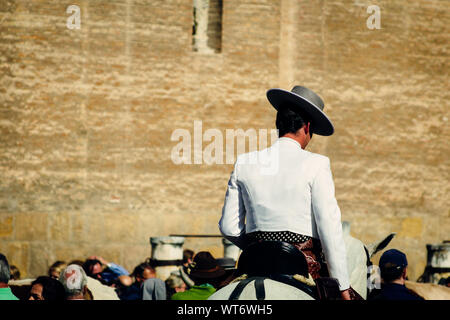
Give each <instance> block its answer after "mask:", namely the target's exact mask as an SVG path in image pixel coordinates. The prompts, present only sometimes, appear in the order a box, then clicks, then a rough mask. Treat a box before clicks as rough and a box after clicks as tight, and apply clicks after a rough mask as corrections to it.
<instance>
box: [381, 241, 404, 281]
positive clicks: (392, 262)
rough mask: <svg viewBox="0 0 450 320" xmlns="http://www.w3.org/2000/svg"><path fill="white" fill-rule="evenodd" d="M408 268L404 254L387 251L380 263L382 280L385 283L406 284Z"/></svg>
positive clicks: (392, 250) (396, 251) (394, 250)
mask: <svg viewBox="0 0 450 320" xmlns="http://www.w3.org/2000/svg"><path fill="white" fill-rule="evenodd" d="M407 266H408V261H407V259H406V255H405V254H404V253H403V252H401V251H399V250H396V249H391V250H387V251H385V252H384V253H383V255H382V256H381V258H380V262H379V267H380V271H381V278H382V279H383V281H384V282H385V283H390V282H394V281H400V282H404V280H405V279H406V267H407Z"/></svg>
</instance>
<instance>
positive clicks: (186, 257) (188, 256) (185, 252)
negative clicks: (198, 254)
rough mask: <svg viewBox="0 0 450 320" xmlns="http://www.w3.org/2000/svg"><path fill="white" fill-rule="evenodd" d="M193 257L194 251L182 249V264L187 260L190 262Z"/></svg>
mask: <svg viewBox="0 0 450 320" xmlns="http://www.w3.org/2000/svg"><path fill="white" fill-rule="evenodd" d="M193 256H194V251H192V250H190V249H184V250H183V263H187V262H188V260H189V259H190V260H192V257H193Z"/></svg>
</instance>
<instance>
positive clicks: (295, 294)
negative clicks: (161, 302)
mask: <svg viewBox="0 0 450 320" xmlns="http://www.w3.org/2000/svg"><path fill="white" fill-rule="evenodd" d="M342 230H343V236H344V242H345V246H346V250H347V268H348V271H349V280H350V285H351V287H352V288H353V289H354V290H355V291H356V292H358V294H359V295H361V297H362V298H364V299H366V298H367V288H368V274H369V273H370V271H371V270H370V266H371V264H372V263H371V261H370V258H371V257H372V256H373V255H374V254H376V253H377V252H379V251H380V250H383V249H384V248H385V247H386V246H387V245H388V244H389V242H390V241H391V240H392V239H393V238H394V236H395V233H390V234H389V235H388V236H386V237H384V238H383V239H381V240H380V241H377V242H374V243H372V244H369V245H364V243H362V242H361V241H360V240H358V239H356V238H354V237H352V236H351V235H350V223H348V222H346V221H344V222H343V223H342ZM369 280H370V279H369ZM247 282H248V280H245V279H242V280H239V278H237V279H235V281H232V282H231V283H229V284H228V285H226V286H224V287H223V288H221V289H219V290H217V291H216V292H215V293H213V294H212V295H211V296H210V297H209V298H208V300H230V299H238V300H257V299H258V300H262V299H265V300H315V299H316V297H315V296H314V295H313V294H311V293H310V292H308V290H302V289H301V288H298V286H294V285H290V284H287V283H284V282H281V281H276V280H274V279H270V278H268V277H263V278H258V279H257V280H255V281H250V282H248V283H247ZM238 285H240V286H241V287H242V286H244V285H245V286H244V288H243V289H242V291H240V290H239V291H240V295H239V296H238V297H236V296H231V295H232V294H233V293H234V292H236V291H235V289H236V287H237V286H238ZM303 287H305V286H304V285H303ZM261 291H262V292H261ZM230 296H231V297H230Z"/></svg>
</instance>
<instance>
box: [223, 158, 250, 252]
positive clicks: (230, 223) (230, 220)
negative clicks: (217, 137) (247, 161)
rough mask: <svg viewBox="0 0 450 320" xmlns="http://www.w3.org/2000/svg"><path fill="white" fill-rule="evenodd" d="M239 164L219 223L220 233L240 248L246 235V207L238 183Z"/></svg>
mask: <svg viewBox="0 0 450 320" xmlns="http://www.w3.org/2000/svg"><path fill="white" fill-rule="evenodd" d="M237 171H238V165H237V163H236V164H235V166H234V170H233V172H232V173H231V176H230V180H229V181H228V187H227V192H226V195H225V201H224V204H223V208H222V217H221V219H220V221H219V230H220V232H221V233H222V234H223V235H224V236H225V237H226V238H227V239H229V240H230V241H231V242H233V243H235V244H236V245H237V246H238V247H240V246H241V244H239V243H236V242H237V241H238V238H239V237H241V236H243V235H244V234H245V207H244V202H243V200H242V194H241V190H240V187H239V185H238V183H237V174H238V172H237Z"/></svg>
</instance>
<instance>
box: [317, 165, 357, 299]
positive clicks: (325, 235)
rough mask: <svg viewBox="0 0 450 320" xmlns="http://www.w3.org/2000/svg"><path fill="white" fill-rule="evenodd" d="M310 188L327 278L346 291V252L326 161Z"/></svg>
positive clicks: (347, 283) (339, 216)
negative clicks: (335, 281)
mask: <svg viewBox="0 0 450 320" xmlns="http://www.w3.org/2000/svg"><path fill="white" fill-rule="evenodd" d="M326 160H327V161H326V165H324V166H323V167H322V168H321V169H320V170H319V172H318V173H317V175H316V177H315V179H314V182H313V184H312V188H311V202H312V209H313V212H314V219H315V221H316V226H317V232H318V235H319V238H320V242H321V244H322V249H323V253H324V255H325V259H326V262H327V266H328V272H329V274H330V277H333V278H336V279H338V280H339V287H340V290H341V291H342V290H345V289H348V288H349V287H350V283H349V278H348V270H347V252H346V248H345V243H344V238H343V234H342V223H341V211H340V209H339V206H338V204H337V201H336V198H335V193H334V183H333V177H332V174H331V169H330V160H329V159H328V158H327V159H326Z"/></svg>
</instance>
